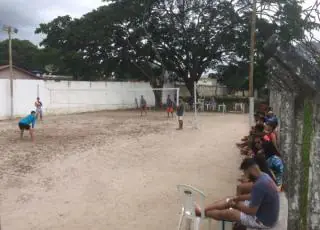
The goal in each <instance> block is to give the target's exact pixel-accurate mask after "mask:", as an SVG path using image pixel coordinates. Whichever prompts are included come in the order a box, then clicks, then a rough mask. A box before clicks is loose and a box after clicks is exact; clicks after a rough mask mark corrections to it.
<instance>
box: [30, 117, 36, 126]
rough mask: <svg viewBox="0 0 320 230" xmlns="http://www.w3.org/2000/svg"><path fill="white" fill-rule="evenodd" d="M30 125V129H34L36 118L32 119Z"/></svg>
mask: <svg viewBox="0 0 320 230" xmlns="http://www.w3.org/2000/svg"><path fill="white" fill-rule="evenodd" d="M31 124H32V125H31V127H32V128H33V129H34V126H35V125H36V118H34V119H33V120H32V123H31Z"/></svg>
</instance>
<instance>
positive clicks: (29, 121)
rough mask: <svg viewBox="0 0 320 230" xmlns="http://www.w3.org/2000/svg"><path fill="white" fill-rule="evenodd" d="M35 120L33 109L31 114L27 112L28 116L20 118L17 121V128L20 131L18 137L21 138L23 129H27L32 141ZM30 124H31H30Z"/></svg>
mask: <svg viewBox="0 0 320 230" xmlns="http://www.w3.org/2000/svg"><path fill="white" fill-rule="evenodd" d="M36 120H37V115H36V112H35V111H31V114H29V115H28V116H26V117H24V118H22V119H21V120H20V121H19V124H18V125H19V129H20V131H21V133H20V138H21V139H22V138H23V133H24V130H29V133H30V136H31V140H32V142H34V126H35V124H36ZM30 125H31V126H30Z"/></svg>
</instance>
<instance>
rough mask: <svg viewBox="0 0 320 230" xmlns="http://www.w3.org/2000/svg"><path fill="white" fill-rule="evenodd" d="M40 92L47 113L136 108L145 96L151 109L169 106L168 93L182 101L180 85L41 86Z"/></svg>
mask: <svg viewBox="0 0 320 230" xmlns="http://www.w3.org/2000/svg"><path fill="white" fill-rule="evenodd" d="M37 95H38V96H40V98H41V100H42V101H43V103H44V107H45V110H46V112H51V113H56V112H57V113H60V112H67V113H69V112H70V113H73V112H85V111H98V110H118V109H119V110H122V109H136V108H139V107H140V98H141V96H143V97H144V98H145V100H146V102H147V106H148V107H149V108H151V109H156V108H158V107H160V108H161V107H162V106H163V107H165V106H166V99H167V97H168V95H170V98H171V100H172V102H173V103H174V105H177V104H178V103H179V88H156V89H154V88H151V87H149V88H130V89H128V88H126V87H121V86H120V87H119V86H117V85H115V86H112V87H109V88H78V89H77V88H71V87H70V88H69V87H65V88H49V87H48V88H47V87H43V86H41V87H40V88H38V92H37Z"/></svg>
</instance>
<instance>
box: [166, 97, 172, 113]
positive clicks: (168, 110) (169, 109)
mask: <svg viewBox="0 0 320 230" xmlns="http://www.w3.org/2000/svg"><path fill="white" fill-rule="evenodd" d="M170 113H171V116H172V118H173V101H172V100H171V97H170V95H168V98H167V114H168V118H169V117H170Z"/></svg>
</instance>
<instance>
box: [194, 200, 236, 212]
mask: <svg viewBox="0 0 320 230" xmlns="http://www.w3.org/2000/svg"><path fill="white" fill-rule="evenodd" d="M227 199H228V198H224V199H222V200H218V201H216V202H214V203H213V204H211V205H208V206H207V207H206V208H205V213H207V212H208V211H212V210H225V209H228V208H229V207H230V204H228V202H227ZM195 211H196V215H198V216H199V215H201V209H200V207H199V206H196V209H195Z"/></svg>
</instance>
